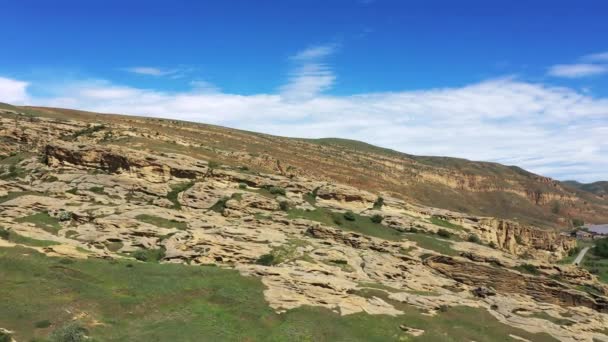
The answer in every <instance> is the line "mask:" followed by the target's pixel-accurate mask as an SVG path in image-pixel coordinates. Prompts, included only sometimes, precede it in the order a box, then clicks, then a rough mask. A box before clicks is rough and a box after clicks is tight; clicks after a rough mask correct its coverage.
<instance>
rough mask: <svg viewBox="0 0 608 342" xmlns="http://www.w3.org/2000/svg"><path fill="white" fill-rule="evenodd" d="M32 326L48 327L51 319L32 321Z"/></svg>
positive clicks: (38, 327)
mask: <svg viewBox="0 0 608 342" xmlns="http://www.w3.org/2000/svg"><path fill="white" fill-rule="evenodd" d="M34 326H35V327H36V328H37V329H44V328H48V327H50V326H51V321H49V320H48V319H45V320H43V321H38V322H36V323H34Z"/></svg>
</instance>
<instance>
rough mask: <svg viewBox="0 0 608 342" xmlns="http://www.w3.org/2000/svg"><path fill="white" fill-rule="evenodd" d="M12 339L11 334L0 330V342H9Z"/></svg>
mask: <svg viewBox="0 0 608 342" xmlns="http://www.w3.org/2000/svg"><path fill="white" fill-rule="evenodd" d="M12 340H13V338H12V337H11V334H9V333H5V332H3V331H0V342H11V341H12Z"/></svg>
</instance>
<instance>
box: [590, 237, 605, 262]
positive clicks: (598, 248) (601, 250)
mask: <svg viewBox="0 0 608 342" xmlns="http://www.w3.org/2000/svg"><path fill="white" fill-rule="evenodd" d="M593 254H595V255H597V256H600V257H603V258H608V238H604V239H601V240H598V241H597V242H596V243H595V248H594V249H593Z"/></svg>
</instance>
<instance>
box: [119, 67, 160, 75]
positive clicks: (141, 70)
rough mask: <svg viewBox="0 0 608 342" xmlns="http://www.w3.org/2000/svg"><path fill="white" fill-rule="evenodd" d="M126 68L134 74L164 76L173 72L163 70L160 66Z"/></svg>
mask: <svg viewBox="0 0 608 342" xmlns="http://www.w3.org/2000/svg"><path fill="white" fill-rule="evenodd" d="M125 70H126V71H128V72H132V73H134V74H140V75H148V76H164V75H167V74H170V73H171V72H170V71H167V70H162V69H160V68H154V67H132V68H126V69H125Z"/></svg>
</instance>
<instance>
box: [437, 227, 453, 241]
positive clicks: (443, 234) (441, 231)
mask: <svg viewBox="0 0 608 342" xmlns="http://www.w3.org/2000/svg"><path fill="white" fill-rule="evenodd" d="M437 235H439V236H441V237H442V238H446V239H449V238H450V237H451V236H452V233H450V232H448V231H447V230H445V229H443V228H440V229H439V230H438V231H437Z"/></svg>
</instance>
